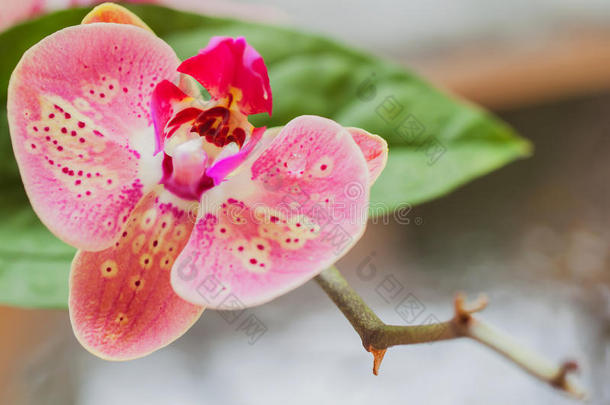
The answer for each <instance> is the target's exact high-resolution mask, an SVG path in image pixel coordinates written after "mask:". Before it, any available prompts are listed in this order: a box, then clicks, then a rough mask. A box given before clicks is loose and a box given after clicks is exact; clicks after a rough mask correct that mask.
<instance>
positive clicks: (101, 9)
mask: <svg viewBox="0 0 610 405" xmlns="http://www.w3.org/2000/svg"><path fill="white" fill-rule="evenodd" d="M91 23H116V24H130V25H135V26H136V27H140V28H144V29H145V30H148V31H150V32H153V30H152V29H150V27H149V26H148V25H146V23H145V22H144V21H142V20H141V19H140V17H138V16H137V15H135V14H134V13H132V12H131V11H129V10H127V9H126V8H125V7H122V6H119V5H118V4H114V3H103V4H100V5H99V6H97V7H95V8H93V10H91V11H90V12H89V14H87V15H86V16H85V18H83V22H82V24H91Z"/></svg>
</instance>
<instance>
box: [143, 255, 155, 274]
mask: <svg viewBox="0 0 610 405" xmlns="http://www.w3.org/2000/svg"><path fill="white" fill-rule="evenodd" d="M152 264H153V257H152V256H151V255H150V254H148V253H144V254H143V255H142V256H140V267H142V268H143V269H144V270H148V269H150V268H151V266H152Z"/></svg>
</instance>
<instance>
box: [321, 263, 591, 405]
mask: <svg viewBox="0 0 610 405" xmlns="http://www.w3.org/2000/svg"><path fill="white" fill-rule="evenodd" d="M315 280H316V282H317V283H318V284H319V285H320V287H322V289H323V290H324V291H325V292H326V294H327V295H328V296H329V297H330V299H331V300H332V301H333V302H334V303H335V305H337V307H338V308H339V310H341V312H342V313H343V315H345V317H346V318H347V320H348V321H349V322H350V323H351V325H352V327H353V328H354V329H355V330H356V332H358V335H360V338H361V339H362V345H363V346H364V348H365V349H366V350H367V351H369V352H371V353H372V354H373V359H374V362H373V373H374V374H375V375H377V373H378V371H379V367H380V365H381V362H382V360H383V357H384V355H385V354H386V350H387V349H388V348H389V347H391V346H397V345H410V344H416V343H425V342H436V341H441V340H449V339H457V338H470V339H473V340H475V341H477V342H479V343H482V344H483V345H485V346H487V347H489V348H490V349H492V350H494V351H496V352H497V353H500V354H501V355H503V356H504V357H505V358H507V359H508V360H510V361H512V362H513V363H515V364H516V365H518V366H519V367H521V368H522V369H523V370H525V371H526V372H528V373H529V374H531V375H532V376H534V377H536V378H538V379H540V380H541V381H544V382H546V383H548V384H549V385H551V386H552V387H554V388H556V389H559V390H562V391H564V392H565V393H567V394H568V395H570V396H572V397H575V398H578V399H584V398H585V397H586V393H585V391H584V389H583V388H582V387H581V386H580V385H579V384H578V383H577V382H576V381H575V379H574V378H573V376H572V375H570V373H571V372H574V371H576V370H577V369H578V365H577V364H576V363H575V362H574V361H567V362H564V363H563V364H559V365H557V364H554V363H553V362H551V361H549V360H547V359H546V358H544V357H543V356H541V355H539V354H538V353H536V352H533V351H531V350H529V349H527V348H525V347H523V346H522V345H520V344H519V343H518V342H516V341H515V340H514V339H513V338H512V337H510V336H508V335H506V334H505V333H503V332H501V331H499V330H497V329H496V328H494V327H492V326H491V325H489V324H487V323H485V322H484V321H482V320H480V319H478V318H477V317H475V316H474V314H475V313H476V312H479V311H481V310H483V309H484V308H485V307H486V305H487V299H486V298H485V297H484V296H481V297H479V299H477V300H476V301H474V302H471V303H469V304H467V303H466V298H465V296H464V295H463V294H457V295H456V297H455V302H454V308H455V312H454V316H453V317H452V318H451V319H450V320H448V321H445V322H439V323H432V324H425V325H413V326H404V325H387V324H385V323H384V322H383V321H382V320H381V319H379V317H378V316H377V315H376V314H375V313H374V312H373V311H372V310H371V308H369V306H368V305H367V304H366V303H365V302H364V301H363V300H362V297H360V296H359V295H358V293H356V292H355V291H354V290H353V289H352V287H350V285H349V284H348V283H347V281H346V280H345V278H343V276H342V275H341V273H340V272H339V270H337V269H336V268H335V267H331V268H329V269H327V270H324V271H323V272H322V273H320V274H319V275H318V276H317V277H316V278H315Z"/></svg>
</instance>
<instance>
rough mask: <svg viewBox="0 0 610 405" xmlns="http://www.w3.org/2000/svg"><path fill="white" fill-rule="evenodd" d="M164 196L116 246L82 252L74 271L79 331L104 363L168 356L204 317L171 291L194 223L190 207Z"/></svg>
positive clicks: (150, 201)
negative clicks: (177, 261)
mask: <svg viewBox="0 0 610 405" xmlns="http://www.w3.org/2000/svg"><path fill="white" fill-rule="evenodd" d="M159 189H161V190H162V187H160V186H159V188H158V189H155V190H154V191H152V192H150V193H149V194H147V195H146V196H145V197H144V198H143V199H142V200H141V201H140V203H139V204H138V206H137V207H136V209H135V210H134V211H133V213H132V214H131V216H130V218H129V221H128V223H127V224H126V225H125V228H124V229H123V233H122V235H121V238H120V239H119V240H118V241H117V242H116V243H115V246H113V247H110V248H108V249H106V250H103V251H101V252H96V253H92V252H83V251H79V252H78V253H77V255H76V257H75V258H74V262H73V263H72V273H71V275H70V320H71V322H72V327H73V328H74V333H75V334H76V337H77V338H78V340H79V341H80V342H81V344H82V345H83V346H84V347H85V348H86V349H87V350H89V351H90V352H91V353H93V354H95V355H97V356H99V357H101V358H104V359H108V360H129V359H133V358H137V357H142V356H144V355H146V354H148V353H151V352H153V351H155V350H157V349H160V348H161V347H163V346H166V345H168V344H169V343H171V342H172V341H174V340H175V339H177V338H178V337H180V336H181V335H182V334H183V333H184V332H186V330H188V329H189V328H190V327H191V325H192V324H193V323H194V322H195V321H196V320H197V319H198V318H199V316H200V315H201V312H202V311H203V308H202V307H200V306H196V305H192V304H190V303H188V302H186V301H184V300H182V299H181V298H180V297H178V296H177V295H176V294H175V293H174V291H173V289H172V287H171V285H170V270H171V267H172V265H173V263H174V260H175V259H176V256H177V255H178V252H180V251H181V250H182V248H183V247H184V245H185V244H186V242H187V240H188V237H189V235H190V233H191V229H192V228H193V217H192V216H191V215H189V211H188V205H185V204H186V203H185V202H183V201H181V200H178V199H176V198H175V197H171V195H170V194H169V193H167V192H159Z"/></svg>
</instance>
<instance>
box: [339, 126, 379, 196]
mask: <svg viewBox="0 0 610 405" xmlns="http://www.w3.org/2000/svg"><path fill="white" fill-rule="evenodd" d="M346 129H347V130H348V131H349V133H350V134H352V137H353V138H354V141H356V144H357V145H358V147H359V148H360V150H361V151H362V154H363V155H364V159H365V160H366V164H367V166H368V167H369V186H372V185H373V183H375V180H377V177H379V175H380V174H381V172H382V171H383V169H384V168H385V165H386V163H387V162H388V143H387V142H386V141H385V139H383V138H382V137H380V136H378V135H373V134H371V133H369V132H367V131H365V130H364V129H360V128H346Z"/></svg>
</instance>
